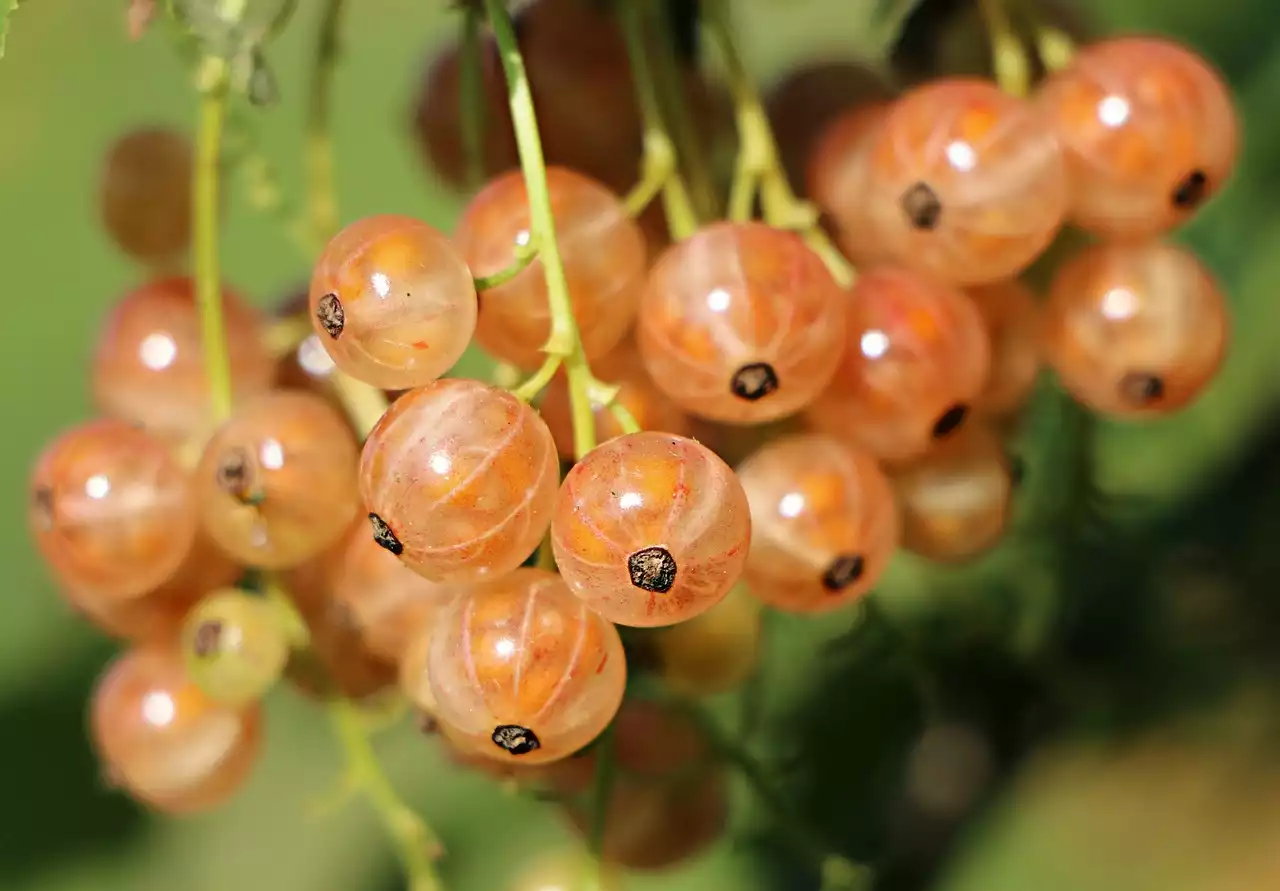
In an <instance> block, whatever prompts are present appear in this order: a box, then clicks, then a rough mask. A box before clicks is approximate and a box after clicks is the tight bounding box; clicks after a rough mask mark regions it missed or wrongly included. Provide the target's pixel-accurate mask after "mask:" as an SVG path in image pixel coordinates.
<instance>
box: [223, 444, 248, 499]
mask: <svg viewBox="0 0 1280 891" xmlns="http://www.w3.org/2000/svg"><path fill="white" fill-rule="evenodd" d="M214 474H215V479H216V480H217V483H218V488H220V489H222V491H224V492H226V493H227V494H228V495H230V496H231V497H232V498H234V499H235V500H236V501H239V502H240V503H241V504H249V503H251V502H252V501H253V485H252V475H253V474H252V468H251V467H250V466H249V453H248V452H246V451H245V450H244V449H228V450H227V452H226V453H225V454H224V455H223V456H222V460H221V461H219V462H218V467H217V470H215V471H214Z"/></svg>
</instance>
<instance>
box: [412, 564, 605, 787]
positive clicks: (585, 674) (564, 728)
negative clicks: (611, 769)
mask: <svg viewBox="0 0 1280 891" xmlns="http://www.w3.org/2000/svg"><path fill="white" fill-rule="evenodd" d="M430 651H431V652H430V656H429V660H428V666H429V667H428V673H429V675H430V678H431V689H432V692H433V693H434V694H435V698H436V702H437V707H438V710H437V715H438V717H439V719H440V721H441V723H443V724H445V725H446V726H449V727H450V728H451V729H452V730H454V731H456V733H457V735H458V737H459V738H460V739H461V740H462V741H463V742H464V745H466V746H467V747H469V748H470V749H472V750H475V751H479V752H483V753H485V754H487V755H488V756H489V757H491V758H495V759H497V760H499V761H510V760H517V761H520V762H522V763H529V764H537V763H542V762H547V761H556V760H559V759H561V758H565V757H567V756H569V755H571V754H573V753H574V752H576V751H577V750H578V749H580V748H582V747H583V746H585V745H586V744H587V743H589V742H591V740H593V739H595V737H596V736H597V735H598V734H599V733H600V731H602V730H603V729H604V728H605V726H606V725H608V723H609V722H610V721H611V720H613V716H614V715H615V714H616V713H617V711H618V706H619V705H621V703H622V693H623V688H624V687H625V686H626V680H627V664H626V658H625V656H624V654H623V651H622V640H621V638H619V637H618V631H617V629H616V628H614V627H613V625H611V624H609V623H608V622H607V621H605V620H604V619H603V618H601V617H600V616H599V615H597V614H596V613H594V612H592V611H591V610H590V609H588V608H587V607H586V605H585V604H583V603H582V601H580V600H578V599H577V598H575V597H574V596H573V595H571V594H570V593H569V591H568V589H567V588H566V587H565V585H564V582H563V581H561V580H560V578H559V577H557V576H556V575H555V574H554V573H549V572H546V571H544V570H539V569H530V568H525V567H522V568H520V569H517V570H515V571H514V572H512V573H511V574H510V575H508V576H506V578H504V579H501V580H499V581H497V582H496V583H493V584H490V585H485V586H482V587H480V588H477V589H476V590H474V591H473V592H472V593H470V594H468V595H467V596H465V597H461V598H459V599H458V600H455V601H454V602H453V603H452V605H450V606H449V607H448V608H447V609H445V610H444V611H443V612H442V614H441V615H440V616H439V618H438V619H437V622H436V629H435V634H434V636H433V638H432V641H431V645H430Z"/></svg>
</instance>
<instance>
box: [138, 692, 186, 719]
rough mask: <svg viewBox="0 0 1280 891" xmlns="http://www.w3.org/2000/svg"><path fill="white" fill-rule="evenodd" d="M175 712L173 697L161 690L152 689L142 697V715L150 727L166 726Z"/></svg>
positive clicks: (175, 705) (175, 706)
mask: <svg viewBox="0 0 1280 891" xmlns="http://www.w3.org/2000/svg"><path fill="white" fill-rule="evenodd" d="M177 713H178V706H177V704H176V703H175V702H174V701H173V697H172V696H170V695H169V694H168V693H166V692H164V691H163V690H153V691H152V692H150V693H148V694H147V695H146V696H144V697H143V698H142V717H143V719H144V720H145V721H146V722H147V723H148V724H150V725H151V726H152V727H168V726H169V725H170V724H172V723H173V719H174V716H175V715H177Z"/></svg>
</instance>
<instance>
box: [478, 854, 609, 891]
mask: <svg viewBox="0 0 1280 891" xmlns="http://www.w3.org/2000/svg"><path fill="white" fill-rule="evenodd" d="M597 873H598V874H599V880H598V881H596V882H595V883H594V884H593V885H592V886H591V887H592V888H593V891H623V885H622V876H621V875H620V874H619V871H618V869H617V868H616V867H614V866H613V865H611V864H609V863H604V864H599V865H598V864H596V863H595V862H594V861H593V860H592V859H591V857H590V855H588V854H587V853H586V852H584V851H581V850H577V849H570V850H565V851H553V852H552V853H550V854H544V855H542V856H540V857H538V858H537V859H536V860H533V861H531V862H528V863H522V864H520V866H519V867H518V870H517V872H516V873H515V875H513V876H512V877H511V881H510V883H509V884H506V885H504V886H503V888H504V889H505V891H578V889H580V888H581V887H582V885H583V876H590V875H596V874H597Z"/></svg>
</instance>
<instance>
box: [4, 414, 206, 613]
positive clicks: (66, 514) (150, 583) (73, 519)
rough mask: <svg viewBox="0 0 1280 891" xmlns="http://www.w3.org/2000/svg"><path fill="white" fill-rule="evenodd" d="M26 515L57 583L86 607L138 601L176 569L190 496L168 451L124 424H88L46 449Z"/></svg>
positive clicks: (185, 547)
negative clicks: (74, 593) (86, 605)
mask: <svg viewBox="0 0 1280 891" xmlns="http://www.w3.org/2000/svg"><path fill="white" fill-rule="evenodd" d="M28 497H29V501H28V512H27V516H28V520H29V523H30V527H31V531H32V534H33V536H34V537H35V541H36V547H37V548H39V550H40V553H41V555H42V556H43V557H44V559H45V561H46V562H47V563H48V565H49V567H50V568H51V569H52V570H53V572H54V574H55V575H56V576H57V578H58V580H59V581H60V582H61V583H62V584H63V585H64V586H65V587H66V588H68V589H71V590H74V591H76V592H77V593H76V598H77V599H80V600H82V601H84V602H87V603H101V604H103V605H104V606H106V605H108V604H111V603H113V602H119V601H122V600H129V599H132V598H137V597H142V596H143V595H145V594H146V593H147V592H149V591H151V590H152V589H153V588H156V587H158V586H159V585H161V584H162V583H164V581H165V580H166V579H168V578H169V576H171V575H173V573H174V572H176V571H177V569H178V568H179V567H180V566H181V565H182V562H183V560H184V559H185V558H186V556H187V553H188V552H189V551H190V549H191V546H192V542H193V541H194V540H195V536H196V526H197V514H196V500H195V496H194V493H193V492H192V487H191V484H190V481H189V480H188V478H187V475H186V474H185V473H184V472H183V470H182V469H181V468H180V467H179V466H178V465H177V463H176V461H175V460H174V458H173V457H172V455H171V452H170V450H169V448H168V447H167V446H166V445H165V444H164V443H163V442H161V441H160V440H158V439H156V438H155V437H153V436H151V435H150V434H148V433H146V432H144V431H142V430H139V429H137V428H135V427H132V426H130V425H129V424H126V423H124V422H123V421H112V420H101V421H90V422H88V423H85V424H81V425H80V426H78V427H74V428H72V429H71V430H68V431H66V432H65V433H63V434H62V435H60V436H59V437H58V438H57V439H55V440H54V441H53V442H52V443H50V444H49V445H48V446H46V447H45V450H44V452H43V453H42V454H41V456H40V458H39V460H38V461H37V462H36V466H35V469H34V471H33V472H32V475H31V481H30V488H29V495H28Z"/></svg>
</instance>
